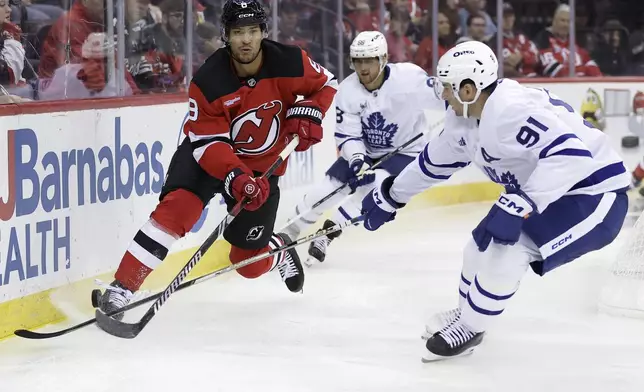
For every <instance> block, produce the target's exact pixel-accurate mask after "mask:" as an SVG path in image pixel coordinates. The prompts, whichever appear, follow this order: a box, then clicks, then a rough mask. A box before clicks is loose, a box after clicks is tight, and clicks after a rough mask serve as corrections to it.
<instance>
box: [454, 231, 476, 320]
mask: <svg viewBox="0 0 644 392" xmlns="http://www.w3.org/2000/svg"><path fill="white" fill-rule="evenodd" d="M479 253H481V252H479V250H478V248H477V247H476V243H475V242H474V240H473V239H470V241H469V242H468V243H467V245H465V249H463V268H462V269H461V277H460V281H459V284H458V307H459V308H460V309H463V307H464V306H465V302H466V301H465V300H466V298H467V292H468V291H469V290H470V285H471V284H472V281H473V280H474V276H476V272H477V267H478V266H479V265H480V259H479V257H478V254H479Z"/></svg>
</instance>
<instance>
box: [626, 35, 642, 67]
mask: <svg viewBox="0 0 644 392" xmlns="http://www.w3.org/2000/svg"><path fill="white" fill-rule="evenodd" d="M642 28H643V30H637V31H635V32H633V33H632V34H631V37H630V40H629V46H630V49H631V65H630V67H629V70H628V74H629V75H638V76H644V25H643V26H642Z"/></svg>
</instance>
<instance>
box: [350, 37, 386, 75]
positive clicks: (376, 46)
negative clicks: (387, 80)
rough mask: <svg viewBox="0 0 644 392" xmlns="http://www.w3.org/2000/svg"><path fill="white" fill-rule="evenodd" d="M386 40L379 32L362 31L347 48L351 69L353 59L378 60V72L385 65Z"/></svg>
mask: <svg viewBox="0 0 644 392" xmlns="http://www.w3.org/2000/svg"><path fill="white" fill-rule="evenodd" d="M387 52H388V49H387V40H386V39H385V36H384V35H382V33H381V32H379V31H363V32H361V33H360V34H358V35H357V36H356V37H355V38H354V39H353V42H352V43H351V47H349V56H350V57H351V64H350V67H351V69H354V68H353V59H359V58H374V57H375V58H378V61H379V63H380V72H382V70H383V69H384V68H385V65H387V59H386V57H387Z"/></svg>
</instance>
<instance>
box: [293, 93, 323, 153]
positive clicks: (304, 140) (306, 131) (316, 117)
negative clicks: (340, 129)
mask: <svg viewBox="0 0 644 392" xmlns="http://www.w3.org/2000/svg"><path fill="white" fill-rule="evenodd" d="M311 104H312V102H311V101H300V102H298V104H296V105H295V106H293V107H292V108H290V109H289V110H288V111H287V112H286V121H284V132H286V134H287V135H299V136H300V143H299V144H298V145H297V147H296V148H295V151H306V150H308V149H309V147H311V146H312V145H314V144H316V143H319V142H320V141H322V111H321V110H320V108H318V107H316V106H312V105H311ZM307 105H310V106H307Z"/></svg>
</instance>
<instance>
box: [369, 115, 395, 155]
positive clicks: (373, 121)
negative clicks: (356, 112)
mask: <svg viewBox="0 0 644 392" xmlns="http://www.w3.org/2000/svg"><path fill="white" fill-rule="evenodd" d="M361 122H362V133H363V135H364V136H365V137H366V138H367V142H368V143H369V145H370V146H371V147H374V148H391V147H393V138H394V135H395V134H396V132H398V124H394V123H391V124H387V121H386V120H385V118H384V117H383V116H382V114H381V113H380V112H374V113H371V114H370V115H369V117H367V122H366V123H365V122H364V121H362V120H361Z"/></svg>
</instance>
